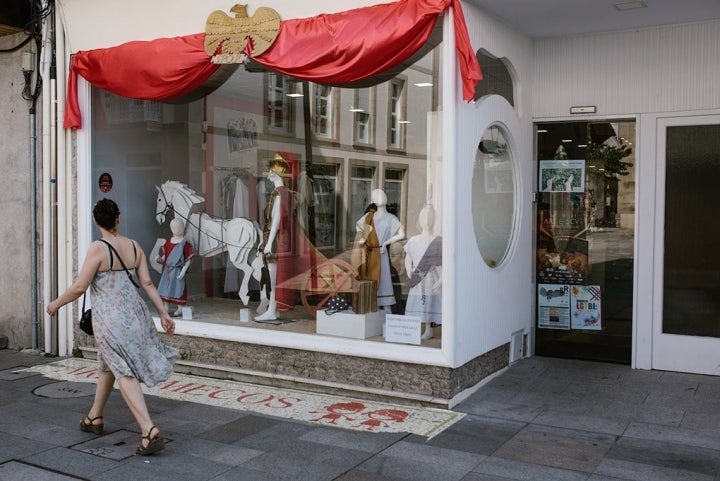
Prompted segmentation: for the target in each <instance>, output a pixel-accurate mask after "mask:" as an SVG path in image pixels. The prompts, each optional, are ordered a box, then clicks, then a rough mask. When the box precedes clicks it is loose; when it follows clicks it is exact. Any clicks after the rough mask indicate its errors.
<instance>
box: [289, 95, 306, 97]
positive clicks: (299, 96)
mask: <svg viewBox="0 0 720 481" xmlns="http://www.w3.org/2000/svg"><path fill="white" fill-rule="evenodd" d="M287 96H288V97H302V96H303V94H287Z"/></svg>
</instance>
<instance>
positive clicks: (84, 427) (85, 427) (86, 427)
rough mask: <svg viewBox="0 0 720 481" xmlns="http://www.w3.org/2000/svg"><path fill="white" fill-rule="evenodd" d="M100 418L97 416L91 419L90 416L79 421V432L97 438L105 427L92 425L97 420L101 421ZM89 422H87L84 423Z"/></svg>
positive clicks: (102, 424)
mask: <svg viewBox="0 0 720 481" xmlns="http://www.w3.org/2000/svg"><path fill="white" fill-rule="evenodd" d="M102 418H103V417H102V416H98V417H96V418H91V417H90V416H87V417H86V418H85V419H83V420H82V421H80V431H83V432H86V433H94V434H97V435H98V436H99V435H101V434H102V433H103V428H104V427H105V423H102V422H101V423H100V424H94V423H95V421H97V420H98V419H100V420H102ZM85 421H89V422H85Z"/></svg>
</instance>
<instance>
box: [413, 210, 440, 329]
mask: <svg viewBox="0 0 720 481" xmlns="http://www.w3.org/2000/svg"><path fill="white" fill-rule="evenodd" d="M434 225H435V210H434V209H433V207H432V206H430V205H427V206H425V207H423V209H422V210H421V211H420V215H419V216H418V226H419V227H420V229H421V233H420V234H418V235H415V236H413V237H411V238H410V239H408V241H407V242H406V243H405V247H404V250H405V271H406V272H407V275H408V277H409V278H408V280H407V284H408V285H409V286H411V287H410V292H408V298H407V304H406V305H405V315H408V316H417V317H419V318H420V320H421V321H422V323H423V324H425V330H424V332H423V334H422V336H421V338H422V339H430V338H432V337H433V328H432V323H436V324H440V323H442V290H441V287H442V238H441V237H440V236H436V235H435V234H433V227H434Z"/></svg>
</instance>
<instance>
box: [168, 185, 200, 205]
mask: <svg viewBox="0 0 720 481" xmlns="http://www.w3.org/2000/svg"><path fill="white" fill-rule="evenodd" d="M163 187H167V188H168V189H172V190H176V191H178V192H179V193H181V194H183V195H185V196H186V197H189V198H190V199H191V201H192V204H193V205H195V204H200V203H202V202H205V198H204V197H202V196H200V195H198V194H197V193H196V192H195V191H194V190H193V189H191V188H190V187H188V185H187V184H183V183H182V182H180V181H177V180H166V181H165V183H164V184H163Z"/></svg>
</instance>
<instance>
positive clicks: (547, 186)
mask: <svg viewBox="0 0 720 481" xmlns="http://www.w3.org/2000/svg"><path fill="white" fill-rule="evenodd" d="M536 135H537V137H536V138H537V158H538V180H537V182H538V183H537V190H538V202H537V221H536V222H537V223H536V226H537V227H536V229H537V232H536V233H537V236H536V248H537V251H536V261H537V270H536V283H537V323H536V327H537V329H536V352H537V353H538V354H541V355H552V356H559V357H573V358H579V359H592V360H602V361H613V362H623V363H629V362H630V355H631V340H632V311H633V305H632V299H633V297H632V296H633V269H634V256H633V246H634V239H635V235H634V226H635V203H634V202H635V201H634V199H635V165H634V164H635V154H634V145H635V123H634V122H632V121H620V122H600V121H598V122H582V121H580V122H565V123H562V122H559V123H544V124H537V134H536Z"/></svg>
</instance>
